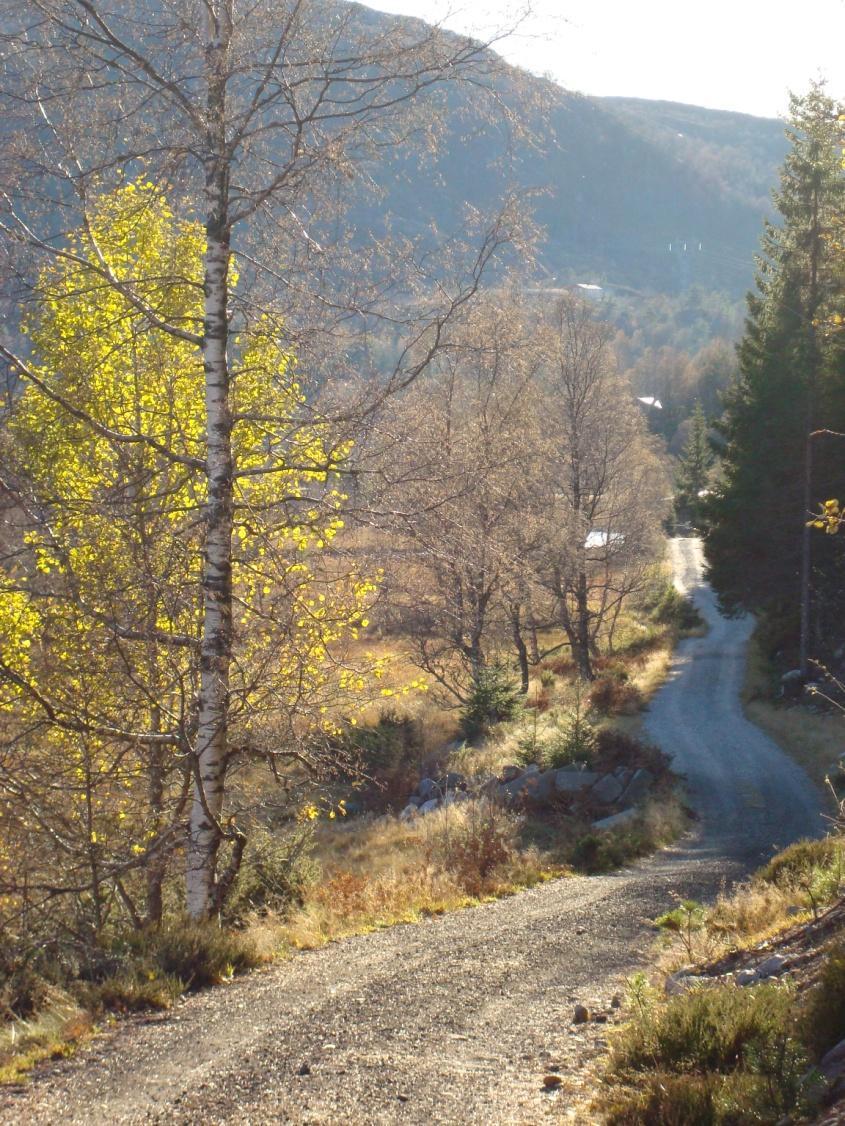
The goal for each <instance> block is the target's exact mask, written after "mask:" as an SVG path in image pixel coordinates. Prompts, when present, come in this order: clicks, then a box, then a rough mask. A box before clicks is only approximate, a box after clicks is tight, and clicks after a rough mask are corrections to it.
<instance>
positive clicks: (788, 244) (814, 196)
mask: <svg viewBox="0 0 845 1126" xmlns="http://www.w3.org/2000/svg"><path fill="white" fill-rule="evenodd" d="M790 109H791V118H790V124H789V128H788V130H787V136H788V138H789V140H790V141H791V145H792V148H791V150H790V152H789V153H788V155H787V157H786V160H785V162H784V165H783V169H782V173H781V186H780V191H779V192H778V193H777V194H776V195H775V202H776V205H777V208H778V211H779V212H780V216H781V222H780V223H779V224H776V223H767V224H766V226H765V229H764V235H763V241H762V252H761V254H760V257H759V258H758V274H757V292H756V293H753V294H750V295H749V298H748V317H747V320H746V329H745V335H744V338H743V340H742V342H741V344H740V347H739V361H740V372H739V377H738V379H737V382H736V383H735V385H734V386H733V387H732V388H731V389H730V391H729V392H728V394H727V396H726V403H725V405H726V411H725V415H724V417H723V419H722V420H721V422H720V423H719V425H718V427H717V429H718V430H719V431H720V434H721V439H722V450H721V452H722V466H723V472H722V475H721V480H720V483H719V485H718V486H717V488H716V489H715V491H714V495H713V497H712V498H710V499H709V500H708V503H707V504H706V506H705V516H706V521H707V531H706V553H707V559H708V563H709V575H710V579H711V582H712V583H713V585H714V587H715V589H716V591H717V593H718V594H719V596H720V599H721V601H722V603H723V605H725V606H726V608H728V609H729V610H736V611H742V610H750V611H754V612H758V613H763V614H764V615H765V616H766V617H767V619H768V621H769V624H770V625H772V626H775V627H776V629H775V635H774V636H776V638H777V644H778V645H783V644H784V643H786V644H787V645H791V644H793V643H794V644H795V645H796V646H797V644H798V639H799V634H800V622H801V597H802V588H805V587H806V586H807V584H806V583H805V582H802V563H803V564H805V565H806V557H804V558H802V556H803V553H804V552H805V551H806V550H807V548H808V547H809V546H810V545H809V542H808V540H807V539H805V533H804V526H805V523H806V514H807V509H808V507H810V508H812V507H814V506H815V503H816V501H817V500H818V499H819V498H826V497H828V496H837V495H845V492H844V491H843V472H842V469H841V468H840V466H841V465H842V464H845V459H843V458H842V457H841V454H842V451H841V450H839V451H838V453H839V455H840V456H839V457H835V456H831V455H832V454H833V453H835V451H830V450H828V449H826V448H824V443H823V442H821V443H819V442H816V441H814V440H810V439H809V435H810V433H812V432H813V431H814V430H816V429H817V428H819V427H820V426H824V427H828V428H830V429H834V430H841V429H842V428H843V423H845V366H844V365H843V362H842V358H841V353H838V352H836V351H834V350H833V349H832V348H831V347H830V344H829V342H828V341H827V340H826V339H825V338H824V336H823V334H821V333H820V332H819V331H818V329H817V325H818V322H819V320H820V318H822V317H823V316H824V314H825V311H826V309H828V308H829V307H830V303H831V301H832V300H833V299H834V295H835V294H836V292H837V290H839V289H841V282H842V267H841V262H840V259H839V257H838V256H837V255H836V253H835V251H834V250H833V248H832V245H831V242H830V239H829V234H830V231H831V229H832V228H833V226H834V225H835V224H836V223H837V222H838V221H841V217H842V216H843V214H845V178H843V170H842V167H841V157H840V153H839V146H838V144H837V117H838V112H839V111H838V107H837V106H836V105H835V103H834V102H833V101H832V100H831V99H830V98H829V97H827V95H826V94H825V93H824V90H823V88H822V87H821V86H820V85H814V86H813V87H812V88H811V90H810V92H809V93H808V94H807V95H806V96H805V97H803V98H797V97H793V98H792V100H791V106H790ZM808 455H812V459H813V460H812V462H809V461H808ZM826 550H827V549H826V548H819V547H818V546H817V545H816V544H813V551H814V552H815V553H816V555H817V558H816V559H814V564H815V565H816V570H817V571H818V570H819V569H820V570H821V571H822V572H824V571H825V569H826V568H828V567H829V565H830V561H829V560H826V559H825V558H824V554H825V551H826ZM805 577H806V575H805ZM817 577H818V576H817ZM817 634H818V631H817ZM773 640H774V637H773ZM805 640H806V639H805ZM818 643H819V637H818V636H816V637H815V639H814V647H815V648H816V649H817V648H818Z"/></svg>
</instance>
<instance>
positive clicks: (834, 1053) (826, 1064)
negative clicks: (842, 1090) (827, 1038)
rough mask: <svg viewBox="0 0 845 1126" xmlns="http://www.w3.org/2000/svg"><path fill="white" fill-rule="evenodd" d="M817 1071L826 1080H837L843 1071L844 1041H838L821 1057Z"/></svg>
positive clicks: (844, 1063) (844, 1069) (844, 1059)
mask: <svg viewBox="0 0 845 1126" xmlns="http://www.w3.org/2000/svg"><path fill="white" fill-rule="evenodd" d="M819 1071H820V1072H821V1073H822V1075H824V1077H825V1078H826V1079H828V1080H831V1079H837V1078H838V1077H839V1076H840V1075H841V1074H842V1073H843V1071H845V1040H840V1041H839V1043H838V1044H835V1045H834V1046H833V1047H832V1048H831V1049H830V1051H829V1052H827V1053H825V1055H823V1056H822V1058H821V1060H820V1061H819Z"/></svg>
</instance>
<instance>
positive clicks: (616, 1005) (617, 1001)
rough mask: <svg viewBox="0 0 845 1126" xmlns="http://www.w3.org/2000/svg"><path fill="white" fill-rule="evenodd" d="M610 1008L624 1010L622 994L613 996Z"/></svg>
mask: <svg viewBox="0 0 845 1126" xmlns="http://www.w3.org/2000/svg"><path fill="white" fill-rule="evenodd" d="M610 1007H611V1009H621V1008H622V994H621V993H614V994H613V996H612V997H611V999H610Z"/></svg>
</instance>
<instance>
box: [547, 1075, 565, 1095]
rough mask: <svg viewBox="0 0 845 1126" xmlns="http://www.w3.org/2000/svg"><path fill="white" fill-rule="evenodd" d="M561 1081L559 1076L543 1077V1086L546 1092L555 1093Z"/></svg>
mask: <svg viewBox="0 0 845 1126" xmlns="http://www.w3.org/2000/svg"><path fill="white" fill-rule="evenodd" d="M562 1082H563V1080H562V1079H561V1077H560V1076H559V1075H544V1076H543V1086H544V1087H545V1088H546V1090H547V1091H556V1090H557V1089H558V1087H559V1086H560V1085H561V1083H562Z"/></svg>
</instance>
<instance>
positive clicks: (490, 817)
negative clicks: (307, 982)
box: [280, 800, 565, 949]
mask: <svg viewBox="0 0 845 1126" xmlns="http://www.w3.org/2000/svg"><path fill="white" fill-rule="evenodd" d="M518 829H519V824H518V822H517V820H516V819H515V818H514V817H513V816H512V815H511V814H509V813H507V812H506V811H504V810H501V809H500V808H499V807H497V806H496V805H494V804H493V803H490V802H486V801H483V800H479V801H472V802H467V803H465V804H463V805H452V806H447V807H444V808H442V809H439V810H436V811H435V812H434V813H430V814H428V815H427V816H426V817H423V818H418V819H416V820H415V821H414V822H412V823H408V824H402V823H400V822H398V821H396V820H395V819H394V818H392V817H380V818H377V819H375V820H372V821H370V822H368V823H366V824H365V825H364V826H363V827H361V825H360V824H359V825H357V826H356V825H355V824H350V825H343V826H338V827H337V828H332V830H330V831H329V832H327V833H324V834H322V835H321V840H320V842H319V846H318V849H319V853H320V854H321V855H322V857H323V863H324V865H325V876H324V879H323V880H322V881H321V882H320V884H319V885H318V886H317V887H316V888H315V889H314V891H313V893H312V894H310V895H309V896H308V897H307V899H306V902H305V903H304V905H303V906H302V907H301V908H298V909H297V910H296V911H294V912H293V913H292V914H291V915H290V917H289V918H288V919H287V920H285V921H284V923H282V924H281V933H280V938H281V940H282V941H283V942H284V943H285V944H287V945H288V946H291V947H294V948H297V949H301V948H310V947H317V946H323V945H325V944H326V943H327V942H330V941H332V940H334V939H337V938H342V937H345V936H347V935H351V934H362V933H366V932H367V931H371V930H375V929H379V928H381V927H386V926H391V925H394V924H396V923H408V922H414V921H416V920H418V919H420V918H422V917H424V916H427V915H437V914H442V913H443V912H445V911H451V910H456V909H458V908H461V907H466V906H471V905H472V904H475V903H478V902H480V901H481V900H483V899H487V898H492V897H496V896H501V895H509V894H511V893H513V892H514V891H517V890H518V889H520V888H524V887H530V886H532V885H534V884H536V883H538V882H540V881H541V880H545V879H549V878H551V877H553V876H559V875H563V874H564V871H565V869H564V868H562V867H561V866H560V865H554V864H552V863H550V862H549V860H548V858H547V857H545V856H544V855H543V854H542V853H540V852H539V851H538V850H537V849H533V848H528V849H525V848H521V847H519V845H518V842H517V833H518Z"/></svg>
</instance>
